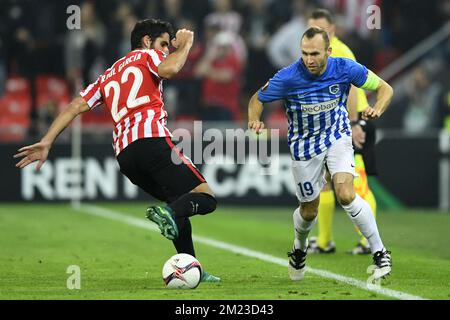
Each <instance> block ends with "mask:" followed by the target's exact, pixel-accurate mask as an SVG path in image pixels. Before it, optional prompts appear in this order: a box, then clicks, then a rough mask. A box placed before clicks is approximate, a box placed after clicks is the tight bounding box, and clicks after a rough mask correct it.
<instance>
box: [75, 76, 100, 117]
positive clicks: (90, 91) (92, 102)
mask: <svg viewBox="0 0 450 320" xmlns="http://www.w3.org/2000/svg"><path fill="white" fill-rule="evenodd" d="M80 95H81V96H82V97H83V99H84V100H85V101H86V103H87V104H88V106H89V109H94V108H95V107H96V106H98V105H101V104H102V103H103V97H102V92H101V90H100V77H98V79H97V81H95V82H94V83H92V84H90V85H89V86H87V88H86V89H84V90H82V91H80Z"/></svg>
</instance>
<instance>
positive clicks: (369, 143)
mask: <svg viewBox="0 0 450 320" xmlns="http://www.w3.org/2000/svg"><path fill="white" fill-rule="evenodd" d="M359 119H360V120H359V124H360V125H361V127H362V129H363V130H364V132H365V133H366V141H365V142H364V144H363V148H362V149H357V148H356V147H355V153H357V154H361V155H362V157H363V160H364V166H365V168H366V173H367V175H368V176H375V175H376V174H377V170H376V163H375V140H376V135H375V133H376V128H375V125H374V123H373V121H364V120H361V113H360V114H359Z"/></svg>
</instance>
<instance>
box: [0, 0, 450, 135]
mask: <svg viewBox="0 0 450 320" xmlns="http://www.w3.org/2000/svg"><path fill="white" fill-rule="evenodd" d="M374 4H375V5H377V6H379V7H380V8H381V17H380V18H381V28H380V29H379V30H377V29H375V30H369V29H368V28H367V25H366V21H367V19H368V17H369V16H370V15H371V14H372V13H373V12H368V11H367V8H368V7H369V6H370V5H374ZM71 5H77V6H79V7H80V8H81V29H80V30H69V29H68V27H67V19H68V18H69V17H70V15H71V14H72V12H67V8H68V7H69V6H71ZM318 7H322V8H328V9H329V10H330V11H331V12H333V13H334V14H335V17H336V25H337V29H336V35H337V36H338V37H339V38H340V39H341V40H343V41H344V43H346V44H347V45H348V46H349V47H350V48H351V49H352V50H353V52H354V53H355V55H356V57H357V59H358V61H359V62H361V63H363V64H365V65H366V66H367V67H369V68H371V69H372V70H374V71H375V72H379V71H381V70H383V69H384V68H385V67H386V66H387V65H389V63H390V62H392V61H393V60H395V59H396V58H398V57H401V56H402V55H403V54H404V53H405V52H407V51H408V50H409V49H411V48H413V47H414V46H415V45H417V44H418V43H419V42H420V41H421V40H423V39H425V38H426V37H427V36H428V35H430V34H432V33H433V32H435V31H437V30H438V29H439V28H441V27H442V26H443V25H444V23H445V22H446V21H448V20H449V18H450V0H428V1H412V0H396V1H391V0H281V1H280V0H239V1H238V0H236V1H233V0H189V1H188V0H158V1H156V0H151V1H143V0H126V1H125V0H108V1H106V0H95V1H94V0H58V1H57V0H48V1H35V0H2V1H1V2H0V35H1V37H0V96H1V98H0V108H6V107H8V108H9V109H12V110H13V111H14V110H16V111H17V110H22V109H25V110H26V111H25V112H23V111H17V112H18V113H20V114H22V113H25V114H26V115H27V117H28V121H25V120H24V125H25V126H26V127H27V134H31V135H33V134H40V132H41V131H42V130H45V128H46V127H47V126H48V124H49V123H50V122H51V121H52V119H53V118H54V116H55V115H56V114H57V112H58V109H59V108H60V107H61V106H63V105H64V104H65V103H67V101H68V100H70V98H71V97H72V96H73V95H74V94H75V93H76V92H77V90H79V89H80V88H83V87H84V86H86V85H88V84H89V83H91V82H92V81H95V79H96V77H97V76H98V75H99V74H101V73H102V72H103V71H104V70H105V69H106V68H108V67H109V66H110V65H111V64H112V63H114V62H115V61H116V60H117V59H119V58H120V57H122V56H123V55H125V54H126V53H127V52H128V51H129V50H130V44H129V43H130V40H129V39H130V33H131V30H132V28H133V26H134V24H135V23H136V22H137V21H138V20H140V19H143V18H149V17H156V18H160V19H163V20H167V21H170V22H171V23H172V24H173V25H174V28H175V29H179V28H188V29H191V30H194V31H195V43H194V46H193V48H192V50H191V53H190V55H189V58H188V61H187V63H186V65H185V67H184V69H183V70H182V72H181V73H180V74H179V75H178V76H177V78H176V79H174V80H171V81H167V82H166V83H165V87H164V96H165V101H166V106H167V107H168V111H169V115H170V119H171V120H180V121H181V120H187V121H190V120H195V119H201V120H210V121H224V120H225V121H242V120H245V117H246V107H247V102H248V100H249V97H250V96H251V95H252V94H253V93H254V92H255V91H256V90H257V89H258V88H259V87H261V86H262V85H263V84H264V83H265V82H266V81H267V80H268V79H269V78H270V77H271V76H272V75H273V74H274V73H275V72H276V71H277V70H278V69H280V68H282V67H284V66H286V65H288V64H290V63H292V62H294V61H295V60H297V59H298V58H299V57H300V50H299V42H300V36H301V34H302V33H303V31H304V30H306V28H307V19H308V15H309V13H310V12H311V11H312V10H313V9H315V8H318ZM449 47H450V43H449V42H448V41H447V42H446V43H444V44H443V45H442V46H441V48H442V50H440V51H441V52H440V54H439V55H438V56H433V58H432V59H431V60H432V61H434V63H430V62H429V60H430V59H428V60H424V61H423V62H421V63H420V64H416V65H415V66H414V67H413V68H410V69H408V70H407V72H405V73H404V74H403V75H402V76H403V80H399V83H400V84H399V86H400V88H401V90H399V92H400V93H399V94H398V95H397V97H396V100H395V101H394V105H397V106H399V107H397V110H401V111H397V112H394V113H393V114H395V115H396V117H395V120H393V121H386V122H385V123H384V125H385V126H386V127H404V128H406V129H408V130H410V131H420V130H425V129H426V128H429V127H430V126H433V127H437V128H439V127H442V126H445V125H447V126H448V128H449V130H450V88H449V79H448V75H449V72H448V70H449V61H450V59H449V51H450V49H449ZM436 59H437V60H438V61H437V62H436ZM399 79H400V77H399ZM14 103H15V104H14ZM13 104H14V105H13ZM12 105H13V107H11V106H12ZM21 108H22V109H21ZM268 109H269V112H267V113H266V114H265V116H266V118H267V119H268V120H269V121H270V120H271V119H272V120H273V119H281V118H283V110H282V108H281V106H280V105H279V104H274V105H273V108H268ZM91 113H92V114H91V115H89V116H87V117H85V119H86V120H85V121H86V122H87V123H94V124H95V123H98V122H103V123H107V122H108V121H109V116H108V115H107V114H106V113H105V112H104V111H103V110H100V111H98V110H95V112H91ZM0 117H1V119H2V120H0V127H2V121H3V122H5V121H6V120H5V119H6V118H5V117H4V116H3V114H2V116H0ZM12 118H14V117H12ZM12 118H11V119H12ZM11 119H9V120H8V121H11ZM445 119H447V120H445Z"/></svg>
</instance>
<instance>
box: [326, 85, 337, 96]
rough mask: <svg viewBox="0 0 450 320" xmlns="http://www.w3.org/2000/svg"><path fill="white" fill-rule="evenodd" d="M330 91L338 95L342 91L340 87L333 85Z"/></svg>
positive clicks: (329, 88)
mask: <svg viewBox="0 0 450 320" xmlns="http://www.w3.org/2000/svg"><path fill="white" fill-rule="evenodd" d="M328 90H329V91H330V93H331V94H337V93H338V92H339V91H340V87H339V85H338V84H333V85H331V86H329V87H328Z"/></svg>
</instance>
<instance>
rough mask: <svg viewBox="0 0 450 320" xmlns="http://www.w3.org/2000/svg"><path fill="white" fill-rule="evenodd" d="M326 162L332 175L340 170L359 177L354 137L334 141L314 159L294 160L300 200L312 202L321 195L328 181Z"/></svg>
mask: <svg viewBox="0 0 450 320" xmlns="http://www.w3.org/2000/svg"><path fill="white" fill-rule="evenodd" d="M325 164H326V166H327V168H328V171H330V174H331V177H333V176H334V175H335V174H336V173H338V172H348V173H350V174H352V175H353V176H354V177H357V176H358V175H357V174H356V172H355V158H354V151H353V145H352V138H351V137H348V136H344V137H342V138H341V139H339V140H337V141H336V142H335V143H333V145H332V146H331V147H330V148H328V150H326V151H325V152H322V153H321V154H319V155H318V156H315V157H314V158H312V159H309V160H305V161H292V174H293V175H294V181H295V185H296V194H297V198H298V200H299V201H300V202H310V201H313V200H314V199H316V198H317V197H318V196H319V194H320V191H322V188H323V186H324V185H325V183H326V180H325V173H326V170H325Z"/></svg>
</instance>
